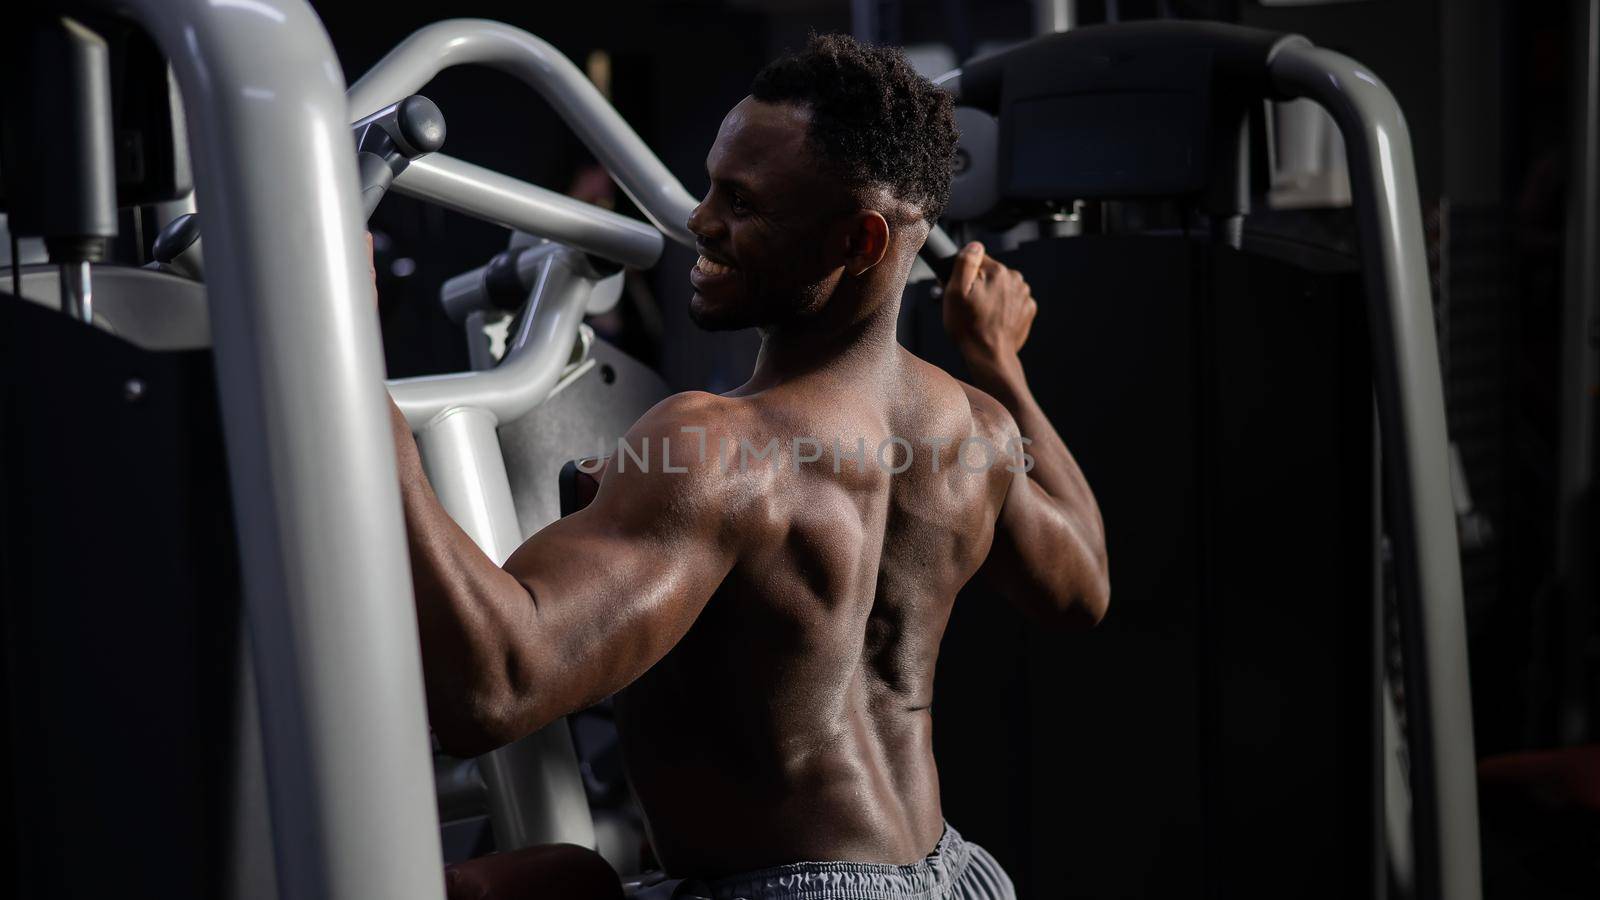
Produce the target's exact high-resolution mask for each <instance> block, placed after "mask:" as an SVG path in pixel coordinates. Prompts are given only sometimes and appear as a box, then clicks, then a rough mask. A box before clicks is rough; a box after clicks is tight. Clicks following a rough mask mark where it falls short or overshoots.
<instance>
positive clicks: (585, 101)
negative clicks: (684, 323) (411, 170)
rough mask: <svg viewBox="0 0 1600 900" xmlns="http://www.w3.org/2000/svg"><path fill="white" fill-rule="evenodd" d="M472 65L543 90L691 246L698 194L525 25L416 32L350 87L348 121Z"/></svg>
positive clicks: (625, 185) (475, 23)
mask: <svg viewBox="0 0 1600 900" xmlns="http://www.w3.org/2000/svg"><path fill="white" fill-rule="evenodd" d="M469 63H477V64H479V65H484V66H489V67H490V68H494V69H499V70H500V71H502V72H505V73H506V74H508V75H511V76H513V77H516V78H518V79H521V80H522V81H523V82H524V83H526V84H527V85H528V86H529V87H531V88H533V89H534V90H536V91H538V92H539V94H540V95H541V96H543V97H544V98H545V100H546V101H548V102H549V103H550V105H551V106H552V107H554V108H555V111H556V112H557V113H558V114H559V115H560V116H561V118H562V119H563V120H564V121H565V122H566V123H567V124H568V125H569V126H571V128H572V130H573V132H575V133H576V134H577V135H578V138H579V139H580V140H582V141H583V143H584V145H585V146H587V147H588V148H589V151H590V152H591V153H593V154H594V155H595V158H596V159H598V160H600V163H601V164H602V165H604V166H605V167H606V169H607V170H608V171H609V172H610V173H611V175H612V177H613V178H615V179H616V181H617V184H618V185H620V186H621V187H622V189H623V190H624V191H626V192H627V194H628V196H629V197H631V198H632V199H633V202H634V203H635V204H636V205H637V206H638V207H639V209H641V210H642V211H643V212H644V214H645V215H646V216H648V217H649V218H650V221H651V222H654V223H655V226H656V227H657V228H659V229H661V231H662V233H664V234H666V235H667V236H668V237H670V238H672V239H673V240H675V241H677V242H678V243H680V244H683V245H685V246H688V247H693V246H694V235H692V234H690V233H689V227H688V221H689V213H690V212H691V211H692V210H693V209H694V207H695V202H696V201H695V199H694V197H692V196H691V195H690V194H689V192H688V191H686V190H684V188H683V185H682V184H681V183H680V182H679V181H678V179H677V178H676V177H675V176H674V175H673V174H672V173H671V172H670V171H668V170H667V167H666V166H665V165H663V164H662V162H661V160H660V159H659V158H657V157H656V155H655V154H654V153H652V152H651V150H650V148H649V147H648V146H646V145H645V143H644V141H642V140H640V138H639V135H638V134H636V133H635V132H634V130H633V129H632V128H630V127H628V123H627V122H625V121H623V119H622V116H620V115H618V114H617V111H616V109H614V108H613V107H612V106H611V104H610V103H608V102H606V99H605V97H603V96H601V94H600V92H599V91H598V90H596V89H595V86H594V85H593V84H591V83H590V82H589V79H587V78H585V77H584V75H583V73H582V72H580V71H578V67H577V66H574V65H573V64H572V62H571V61H570V60H568V59H567V58H566V57H565V56H563V55H562V54H561V51H559V50H557V49H555V48H554V47H552V46H550V45H549V44H548V43H546V42H545V41H543V40H541V39H539V38H537V37H534V36H533V35H531V34H529V33H528V32H526V31H523V30H522V29H520V28H514V27H512V26H510V25H506V24H504V23H502V22H493V21H490V20H488V19H447V20H445V21H443V22H435V23H434V24H432V25H428V26H426V27H424V28H420V29H418V30H417V31H416V32H415V33H413V34H412V35H411V36H410V37H408V38H406V39H405V40H404V41H401V42H400V44H399V45H398V46H396V47H395V48H394V49H393V50H391V51H389V55H387V56H385V57H384V58H383V59H381V60H379V61H378V64H377V65H375V66H373V67H372V68H371V69H370V70H368V72H367V73H366V74H365V75H363V76H361V78H360V79H358V80H357V81H356V83H355V84H354V85H352V86H351V87H350V92H349V104H350V110H351V111H352V113H353V115H352V116H351V118H355V117H359V116H363V115H366V114H367V113H369V112H371V111H372V110H375V109H378V108H379V107H382V106H385V105H387V104H389V103H393V102H394V101H396V100H399V99H400V98H401V97H405V96H407V95H409V94H413V93H416V91H417V90H418V89H419V88H421V87H422V86H423V85H424V84H427V83H428V81H429V80H431V79H432V78H433V77H434V76H435V75H437V74H439V73H440V72H442V71H444V70H445V69H448V68H450V67H452V66H459V65H466V64H469ZM534 230H536V229H534Z"/></svg>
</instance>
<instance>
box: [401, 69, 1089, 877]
mask: <svg viewBox="0 0 1600 900" xmlns="http://www.w3.org/2000/svg"><path fill="white" fill-rule="evenodd" d="M808 121H809V112H808V110H806V109H805V108H804V107H800V106H793V105H787V104H767V103H762V102H759V101H756V100H753V99H750V98H747V99H745V100H744V101H743V102H741V103H740V104H739V105H738V106H736V107H734V109H733V110H732V111H731V112H730V113H729V114H728V116H727V118H726V119H725V120H724V121H723V124H722V128H721V130H720V131H719V133H718V135H717V139H716V142H715V144H714V145H713V147H712V149H711V153H710V155H709V157H708V158H707V168H708V171H709V174H710V176H711V189H710V191H709V193H708V194H707V196H706V198H705V199H704V200H703V201H702V202H701V204H700V205H699V206H698V207H697V208H696V209H695V212H694V214H693V216H692V217H691V218H690V220H689V226H690V228H691V230H692V231H693V232H694V233H695V235H696V236H697V238H698V240H699V243H700V247H701V252H702V254H703V258H704V260H703V261H702V262H701V263H698V264H697V266H696V269H695V270H694V272H693V273H692V274H691V280H692V281H693V282H694V286H695V289H696V294H695V297H694V299H693V301H692V302H691V307H690V312H691V315H692V316H693V317H694V319H695V320H696V321H697V322H698V323H700V324H701V325H702V326H704V327H708V328H717V329H723V328H742V327H756V328H758V329H760V332H761V335H762V347H761V353H760V356H759V358H758V360H757V363H756V367H755V371H754V372H753V374H752V375H751V377H750V380H749V381H748V382H746V383H745V384H744V385H743V386H741V387H740V388H738V389H736V390H734V391H732V392H730V393H728V394H726V395H723V396H715V395H711V394H705V393H696V392H690V393H685V394H679V395H677V396H674V397H670V398H668V399H667V400H664V401H662V402H661V403H660V404H658V405H657V406H656V407H655V408H653V409H652V410H650V412H648V413H647V414H646V415H645V416H644V417H643V418H641V419H640V420H639V421H638V422H637V423H636V424H635V425H634V426H633V428H632V429H631V430H630V432H629V434H628V435H627V437H626V438H625V440H626V442H627V444H628V446H630V447H632V448H634V450H635V451H636V452H637V450H638V449H639V448H640V447H642V446H648V448H649V450H648V452H649V454H650V464H649V466H648V467H646V466H642V465H640V464H639V462H638V461H637V460H635V459H634V458H633V457H632V456H628V455H626V454H618V455H616V456H613V457H612V459H611V460H610V461H609V463H608V464H606V466H605V468H604V472H603V475H602V477H601V478H600V483H599V488H598V492H597V493H596V495H595V496H594V499H593V501H592V502H591V503H590V504H589V505H588V506H587V507H585V508H584V509H582V510H580V511H579V512H577V513H574V514H573V515H570V516H567V517H566V518H564V519H562V520H560V521H558V522H555V523H553V524H551V525H550V526H549V527H547V528H545V529H544V530H542V531H540V532H539V533H538V534H535V535H534V536H533V537H531V538H529V539H528V541H527V542H526V543H524V544H523V545H522V547H521V548H520V549H518V550H517V551H516V553H514V554H513V555H512V556H511V558H510V559H509V560H507V561H506V563H505V565H504V567H500V566H496V565H494V564H493V563H492V562H491V561H490V560H489V559H488V558H487V557H485V556H484V554H483V553H482V552H481V551H480V550H478V548H477V547H476V545H474V544H473V542H472V541H471V539H470V538H468V537H467V536H466V534H465V533H464V532H462V531H461V529H460V528H459V527H457V526H456V525H455V523H454V522H453V521H451V519H450V518H449V516H448V515H446V514H445V512H444V511H443V509H442V508H440V506H439V504H438V502H437V500H436V499H435V498H434V496H433V493H432V490H431V489H430V487H429V485H428V483H427V480H426V478H425V477H424V475H423V470H422V466H421V463H420V460H419V458H418V456H417V450H416V445H415V443H414V441H413V440H412V436H411V432H410V429H409V428H408V427H407V425H406V424H405V422H404V420H403V419H402V418H401V417H400V416H399V412H398V410H396V411H395V419H394V422H395V425H394V428H395V439H396V445H397V447H398V450H399V456H400V464H401V478H402V485H403V496H404V500H405V511H406V523H407V530H408V533H409V536H410V544H411V555H412V563H413V570H414V576H415V582H416V593H417V614H418V619H419V624H420V627H421V635H422V649H423V662H424V668H425V672H426V684H427V695H428V706H429V713H430V718H431V721H432V724H433V727H434V730H435V732H436V733H437V734H438V736H439V738H440V740H441V741H442V742H443V744H444V745H445V747H446V748H447V749H449V750H451V751H453V752H455V753H458V754H462V755H470V754H476V753H481V752H483V751H486V750H488V749H490V748H492V747H495V746H498V745H500V744H503V743H505V742H508V741H511V740H514V739H516V738H518V737H520V736H522V735H524V734H527V733H530V732H532V731H534V730H536V729H537V728H539V727H541V726H543V725H544V724H546V723H548V722H550V721H552V720H553V719H555V718H557V717H559V716H562V715H565V714H567V713H570V712H573V711H575V710H578V709H581V708H583V707H584V706H586V705H588V704H591V703H593V702H595V701H597V700H599V699H601V698H603V697H605V696H607V695H610V694H613V693H616V694H617V695H618V696H617V714H618V724H619V729H620V732H621V735H622V739H623V748H624V752H625V756H626V759H627V767H628V773H629V777H630V780H631V781H632V784H633V787H634V789H635V791H636V793H637V794H638V797H639V800H640V802H641V804H642V805H643V808H644V812H645V814H646V817H647V819H648V822H649V825H650V830H651V836H652V840H653V842H654V845H655V848H656V851H657V856H658V858H659V859H660V861H661V863H662V864H663V865H664V867H665V868H666V869H667V871H668V873H669V874H671V875H673V876H678V877H686V876H698V877H712V876H716V875H722V874H728V873H734V872H740V871H746V870H750V869H754V868H761V867H766V866H771V865H776V864H781V863H787V862H796V861H803V860H841V861H856V862H875V863H898V864H908V863H913V862H916V861H919V860H921V859H922V858H923V857H924V856H926V855H927V854H928V853H929V852H930V851H931V850H932V849H933V847H934V845H935V843H936V842H937V841H938V839H939V837H940V835H941V833H942V830H943V816H942V813H941V811H940V805H939V778H938V771H937V769H936V767H935V764H934V759H933V749H932V730H933V718H932V714H931V711H930V707H931V704H932V702H933V674H934V663H935V660H936V659H937V656H938V651H939V642H940V639H941V638H942V636H943V634H944V629H945V624H946V622H947V621H948V618H949V614H950V608H951V605H952V603H953V602H954V600H955V596H956V593H957V591H958V590H960V588H961V587H962V586H963V585H965V584H966V583H967V582H968V581H969V580H971V579H973V578H974V577H975V576H976V577H978V578H983V579H986V580H988V581H989V582H990V583H991V584H992V585H993V586H994V587H995V588H996V589H997V590H998V591H1000V592H1001V593H1003V594H1004V595H1006V596H1007V597H1008V598H1010V599H1011V600H1012V601H1013V602H1015V603H1016V604H1017V605H1018V606H1020V607H1021V608H1022V609H1023V610H1024V611H1025V612H1027V613H1028V614H1030V615H1032V616H1034V617H1035V618H1037V619H1038V620H1039V621H1041V622H1046V623H1052V624H1059V625H1063V626H1068V627H1073V626H1088V625H1092V624H1094V623H1095V622H1097V621H1098V620H1099V619H1100V618H1101V616H1103V615H1104V612H1105V608H1106V603H1107V600H1108V595H1109V586H1108V585H1109V582H1108V577H1107V569H1106V556H1105V545H1104V536H1103V530H1102V527H1101V521H1100V514H1099V510H1098V508H1097V507H1096V505H1095V502H1094V497H1093V495H1092V494H1091V493H1090V490H1089V487H1088V485H1087V483H1086V482H1085V481H1084V478H1083V475H1082V473H1081V472H1080V471H1079V469H1078V467H1077V465H1076V463H1075V462H1074V461H1073V459H1072V456H1071V454H1070V453H1068V451H1067V448H1066V446H1065V445H1064V444H1063V443H1062V441H1061V439H1060V438H1059V437H1058V436H1057V435H1056V433H1055V430H1054V429H1053V428H1052V427H1051V425H1050V423H1049V422H1048V421H1047V420H1046V419H1045V417H1044V415H1043V413H1042V412H1040V410H1039V407H1038V404H1037V403H1035V402H1034V400H1033V398H1032V395H1031V394H1030V393H1029V391H1028V385H1027V381H1026V379H1025V377H1024V375H1023V371H1022V366H1021V364H1020V363H1019V362H1018V361H1017V350H1018V349H1019V348H1020V347H1021V346H1022V344H1023V342H1024V341H1025V340H1026V339H1027V334H1028V328H1029V326H1030V324H1031V323H1032V320H1033V316H1034V314H1035V312H1036V310H1037V306H1036V304H1035V303H1034V301H1033V298H1032V296H1031V293H1030V292H1029V289H1028V287H1027V284H1026V282H1025V281H1023V279H1022V278H1021V276H1019V275H1018V274H1017V273H1015V272H1013V271H1010V270H1008V269H1006V268H1005V267H1003V266H1001V265H1000V264H999V263H997V262H995V261H993V260H991V259H988V258H987V257H985V255H984V253H983V249H982V248H981V247H980V246H978V245H972V246H969V247H968V248H967V249H966V250H965V251H963V255H962V257H961V258H960V259H959V260H958V262H957V264H956V267H955V270H954V273H953V274H952V276H951V279H950V283H949V284H948V286H947V288H946V291H945V295H944V298H945V299H944V314H945V323H946V326H947V328H948V329H949V331H950V333H951V335H952V336H953V337H954V339H955V340H956V342H957V344H958V346H960V347H961V349H962V353H963V355H964V356H965V357H966V360H967V362H968V364H969V368H970V370H971V372H972V373H973V379H974V381H975V382H976V383H977V384H976V385H968V384H963V383H961V382H958V381H956V380H955V379H953V378H951V377H950V376H949V375H947V374H946V373H945V372H943V371H942V370H940V369H938V368H936V367H934V366H931V365H929V364H927V363H924V362H922V361H921V360H919V359H917V358H916V357H915V356H913V355H911V354H910V353H908V352H907V351H905V350H904V349H903V348H901V347H900V345H899V344H898V343H897V342H896V340H895V322H896V316H897V313H898V307H899V302H900V295H901V293H902V291H903V289H904V286H905V280H906V276H907V274H908V273H909V271H910V268H911V264H912V261H913V257H914V254H915V253H916V251H917V249H918V248H919V247H920V246H921V244H922V242H923V240H924V239H925V238H926V237H927V232H928V226H927V224H926V222H925V221H924V220H923V218H922V214H921V212H920V210H917V209H916V208H915V207H914V206H911V205H910V204H907V203H905V202H903V201H901V200H898V199H896V198H894V197H892V196H890V195H889V194H888V192H887V191H883V190H879V191H876V192H872V193H871V194H870V195H869V196H865V197H863V196H862V195H861V194H860V193H859V192H852V191H850V190H848V189H847V188H846V187H845V186H844V185H842V184H840V183H838V182H837V181H836V180H834V179H833V178H831V177H830V176H829V175H827V174H826V172H825V170H824V168H823V167H822V166H819V165H818V164H817V162H816V160H815V158H814V157H813V155H812V153H811V151H810V149H809V147H808V146H807V144H806V141H805V134H806V126H807V123H808ZM707 261H709V262H707ZM891 436H898V437H900V438H902V439H904V440H905V441H906V445H895V444H889V445H887V447H886V448H885V450H884V453H883V455H882V464H881V465H880V463H879V457H878V453H877V450H878V448H879V447H880V445H882V444H883V443H884V442H885V441H886V440H887V439H888V438H890V437H891ZM797 437H799V438H813V439H815V445H813V444H810V443H805V442H801V443H799V444H797V443H796V442H795V439H796V438H797ZM1019 437H1026V438H1028V439H1029V440H1030V441H1031V443H1030V444H1028V445H1027V447H1026V452H1027V454H1028V455H1029V456H1031V457H1032V465H1033V468H1032V470H1031V471H1030V472H1028V473H1026V474H1018V473H1015V472H1014V471H1012V470H1013V469H1015V468H1021V467H1022V466H1023V465H1024V463H1025V462H1026V460H1024V459H1023V457H1022V455H1021V452H1020V448H1019V447H1018V445H1017V443H1016V441H1017V439H1018V438H1019ZM968 438H981V439H983V442H986V444H987V446H989V447H992V448H995V450H997V451H998V453H997V454H996V456H997V458H995V459H994V460H993V461H992V463H991V462H990V461H989V460H987V459H986V458H985V452H984V451H983V449H982V448H983V444H982V443H979V442H976V441H969V442H968V444H967V446H966V447H965V448H963V446H962V441H963V440H965V439H968ZM857 439H860V440H861V442H862V444H863V445H864V447H865V451H866V452H865V457H866V458H865V459H864V460H862V461H861V462H859V463H858V462H857V459H856V458H853V457H852V456H846V455H845V454H854V453H855V451H856V448H857V446H858V445H857ZM773 440H775V441H776V445H775V449H774V450H772V451H771V452H769V453H768V454H767V455H766V456H765V458H760V457H758V455H757V454H758V453H760V452H761V451H763V450H765V449H766V448H767V446H768V443H769V441H773ZM835 441H837V442H838V448H839V450H840V451H841V453H840V455H839V456H838V457H837V459H836V456H835V453H834V448H835ZM741 442H742V443H741ZM907 445H909V452H910V454H911V456H910V459H909V460H907V459H906V458H905V455H904V454H905V453H906V452H907ZM719 448H720V449H719ZM963 449H965V450H966V452H967V453H968V456H966V457H964V458H963V457H958V454H960V453H961V452H962V451H963ZM663 454H665V456H666V457H669V459H664V458H663ZM669 461H670V467H669V466H668V465H667V463H668V462H669ZM908 462H909V465H905V464H906V463H908ZM963 462H964V463H965V465H963V464H962V463H963ZM902 466H904V470H903V471H899V472H891V471H889V469H891V468H895V469H898V468H901V467H902ZM618 692H620V693H618Z"/></svg>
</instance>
